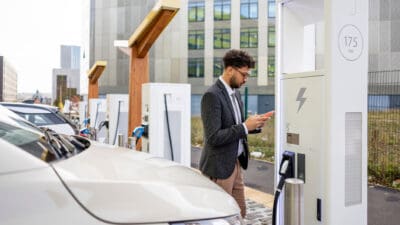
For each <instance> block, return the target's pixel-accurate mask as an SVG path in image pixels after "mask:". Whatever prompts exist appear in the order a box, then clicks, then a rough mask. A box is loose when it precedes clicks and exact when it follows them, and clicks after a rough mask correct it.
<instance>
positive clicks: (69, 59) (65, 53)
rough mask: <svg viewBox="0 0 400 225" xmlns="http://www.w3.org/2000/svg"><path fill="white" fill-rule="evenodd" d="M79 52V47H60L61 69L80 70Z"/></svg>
mask: <svg viewBox="0 0 400 225" xmlns="http://www.w3.org/2000/svg"><path fill="white" fill-rule="evenodd" d="M80 51H81V48H80V47H79V46H66V45H61V51H60V53H61V55H60V59H61V63H60V64H61V69H80Z"/></svg>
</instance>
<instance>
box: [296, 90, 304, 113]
mask: <svg viewBox="0 0 400 225" xmlns="http://www.w3.org/2000/svg"><path fill="white" fill-rule="evenodd" d="M306 89H307V88H304V87H303V88H300V90H299V93H298V94H297V98H296V101H298V102H299V108H298V109H297V112H299V111H300V109H301V107H302V106H303V105H304V102H305V101H306V100H307V98H304V97H303V96H304V92H306Z"/></svg>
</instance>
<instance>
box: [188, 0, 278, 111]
mask: <svg viewBox="0 0 400 225" xmlns="http://www.w3.org/2000/svg"><path fill="white" fill-rule="evenodd" d="M187 22H188V30H189V31H188V33H189V37H188V39H189V44H188V46H189V48H188V52H189V53H188V71H189V74H188V78H189V83H191V84H192V94H193V96H192V105H199V104H200V103H199V102H197V101H200V99H201V96H202V94H203V93H204V92H205V90H206V89H207V88H208V87H209V86H210V85H212V84H213V83H214V82H215V80H216V79H217V78H218V77H219V76H220V75H221V74H222V72H223V63H222V57H223V56H224V54H225V52H226V51H227V50H229V49H232V48H235V49H243V50H246V51H247V52H249V53H250V54H251V55H252V56H253V57H254V58H255V61H256V68H254V69H253V70H252V72H251V76H250V77H249V79H248V82H247V84H246V86H247V87H248V92H249V98H248V99H249V102H248V106H249V111H250V112H251V113H256V112H259V113H261V112H265V111H269V110H272V109H273V108H274V91H275V89H274V73H275V1H272V0H189V3H188V15H187ZM200 34H201V42H199V41H197V42H196V40H199V38H198V37H197V36H195V35H200ZM195 43H201V45H199V44H197V45H195ZM195 46H196V47H195ZM242 89H243V88H242ZM242 93H244V91H243V90H242ZM192 114H193V115H199V114H200V108H196V107H192Z"/></svg>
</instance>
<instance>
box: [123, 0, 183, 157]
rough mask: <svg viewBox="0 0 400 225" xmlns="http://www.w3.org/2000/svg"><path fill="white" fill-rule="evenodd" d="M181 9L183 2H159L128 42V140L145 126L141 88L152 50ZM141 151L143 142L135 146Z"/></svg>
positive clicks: (146, 79) (147, 76)
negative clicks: (138, 127) (136, 130)
mask: <svg viewBox="0 0 400 225" xmlns="http://www.w3.org/2000/svg"><path fill="white" fill-rule="evenodd" d="M179 7H180V0H160V1H159V2H158V3H157V4H156V5H155V6H154V8H153V9H152V10H151V11H150V13H149V14H148V15H147V16H146V18H144V20H143V21H142V23H141V24H140V25H139V27H138V28H137V29H136V30H135V32H134V33H133V34H132V36H131V37H130V38H129V42H128V45H129V47H130V48H131V60H130V62H131V66H130V72H129V113H128V114H129V115H128V118H129V124H128V136H130V135H131V133H132V131H133V129H135V127H137V126H140V125H141V124H142V84H144V83H147V82H149V50H150V48H151V46H153V44H154V42H155V41H156V40H157V38H158V36H159V35H160V34H161V32H162V31H163V30H164V29H165V28H166V27H167V26H168V24H169V22H170V21H171V20H172V19H173V18H174V16H175V15H176V13H177V12H178V10H179ZM136 149H137V150H140V149H141V142H140V141H139V142H138V144H137V145H136Z"/></svg>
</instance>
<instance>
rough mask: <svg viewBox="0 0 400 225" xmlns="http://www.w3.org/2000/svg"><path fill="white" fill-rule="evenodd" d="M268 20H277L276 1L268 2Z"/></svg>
mask: <svg viewBox="0 0 400 225" xmlns="http://www.w3.org/2000/svg"><path fill="white" fill-rule="evenodd" d="M268 18H275V0H268Z"/></svg>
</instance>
